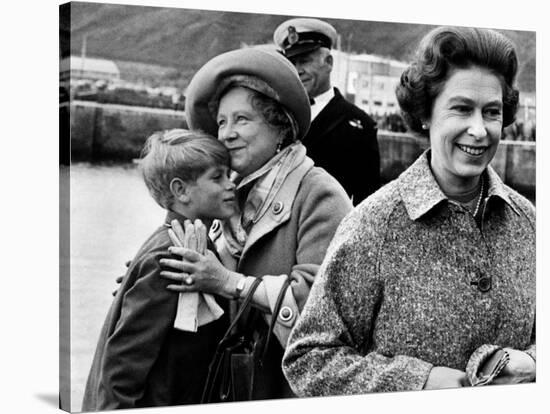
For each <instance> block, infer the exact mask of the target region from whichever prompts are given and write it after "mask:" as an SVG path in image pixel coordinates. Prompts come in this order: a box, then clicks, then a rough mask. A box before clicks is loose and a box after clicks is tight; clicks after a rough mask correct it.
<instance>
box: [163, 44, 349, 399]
mask: <svg viewBox="0 0 550 414" xmlns="http://www.w3.org/2000/svg"><path fill="white" fill-rule="evenodd" d="M309 108H310V105H309V101H308V98H307V95H306V92H305V90H304V88H303V86H302V84H301V82H300V79H299V77H298V74H297V73H296V70H295V69H294V67H293V66H292V65H291V63H290V62H289V61H287V60H286V59H285V58H284V57H282V56H281V55H279V54H276V53H269V52H265V51H261V50H257V49H242V50H236V51H232V52H228V53H225V54H222V55H220V56H217V57H215V58H214V59H212V60H211V61H209V62H207V63H206V64H205V65H204V66H203V67H202V68H201V69H200V70H199V71H198V72H197V73H196V75H195V76H194V77H193V79H192V81H191V83H190V85H189V87H188V90H187V101H186V116H187V120H188V123H189V125H190V127H191V128H195V129H196V128H198V129H202V130H204V131H206V132H208V133H211V134H213V135H217V137H218V139H220V140H221V141H222V142H223V143H224V144H225V146H226V147H227V148H228V149H229V152H230V158H231V168H232V169H233V170H234V173H235V174H234V176H233V177H232V178H233V179H234V182H235V183H236V184H237V187H236V193H237V199H238V205H239V210H238V212H237V214H236V215H235V216H234V217H232V218H231V219H229V220H227V221H226V222H224V223H223V224H221V225H220V226H214V228H213V229H212V230H211V233H213V239H214V240H215V243H216V246H217V250H218V252H219V254H220V257H221V258H222V261H223V264H222V263H220V262H219V261H218V260H217V259H216V257H215V255H213V254H211V253H208V254H206V255H200V254H198V253H196V252H194V251H190V250H186V249H183V248H173V249H172V252H173V253H175V254H180V255H181V256H182V261H174V260H166V261H164V262H163V263H164V265H166V266H170V267H171V268H172V271H165V272H163V273H162V274H163V276H165V277H168V278H171V279H173V280H174V281H177V282H183V284H180V285H173V286H172V287H171V289H173V290H175V291H178V292H185V291H201V292H208V293H214V294H218V295H221V296H224V297H226V298H235V299H239V298H243V297H244V296H245V295H246V293H247V292H248V290H249V288H250V286H251V285H252V282H253V281H254V280H255V279H256V278H261V283H260V285H259V287H258V288H257V290H256V291H255V293H254V296H253V302H252V303H253V305H254V307H255V311H259V312H262V313H263V314H264V316H267V315H271V313H272V310H273V309H274V306H275V302H276V299H277V297H278V296H279V293H280V291H281V289H282V288H283V286H284V282H285V280H286V279H287V276H288V277H290V279H291V284H290V286H289V287H288V288H287V289H286V293H285V292H283V294H284V297H283V302H282V307H281V308H280V312H279V314H278V315H276V324H275V328H274V333H275V335H276V336H277V338H278V339H279V344H277V341H275V342H272V343H273V344H274V345H276V346H274V347H272V349H271V354H270V355H268V358H267V360H268V362H266V363H265V364H264V367H265V369H266V370H271V372H270V374H269V376H270V377H271V384H270V385H269V390H268V391H269V392H267V393H264V394H262V395H257V396H255V397H256V398H277V397H285V396H292V395H293V394H292V392H291V391H290V389H289V388H288V384H287V383H286V380H285V379H284V376H283V374H282V370H281V358H282V354H283V348H284V346H285V345H286V341H287V337H288V334H289V332H290V328H291V327H292V326H293V325H294V323H295V321H296V319H297V316H298V314H299V312H300V311H301V309H302V307H303V306H304V304H305V301H306V298H307V296H308V294H309V290H310V287H311V285H312V283H313V280H314V277H315V275H316V273H317V270H318V269H319V265H320V264H321V262H322V260H323V258H324V256H325V253H326V249H327V247H328V245H329V243H330V240H331V239H332V237H333V236H334V233H335V231H336V228H337V226H338V224H339V223H340V221H341V220H342V219H343V217H344V216H345V215H346V214H347V213H348V212H349V211H351V208H352V205H351V202H350V200H349V198H348V197H347V195H346V193H345V191H344V190H343V188H342V187H341V186H340V184H338V182H337V181H336V180H335V179H334V178H333V177H332V176H330V175H329V174H328V173H326V172H325V171H324V170H323V169H320V168H317V167H315V166H314V165H313V161H312V160H311V159H310V158H308V157H307V156H306V149H305V147H304V146H303V145H302V144H301V143H300V138H302V137H303V136H304V135H305V133H306V132H307V130H308V128H309V123H310V109H309ZM267 319H270V318H265V317H264V318H259V319H258V323H257V325H255V326H254V327H250V328H251V329H252V328H253V329H255V330H258V331H260V330H262V329H265V328H266V327H267V325H266V320H267Z"/></svg>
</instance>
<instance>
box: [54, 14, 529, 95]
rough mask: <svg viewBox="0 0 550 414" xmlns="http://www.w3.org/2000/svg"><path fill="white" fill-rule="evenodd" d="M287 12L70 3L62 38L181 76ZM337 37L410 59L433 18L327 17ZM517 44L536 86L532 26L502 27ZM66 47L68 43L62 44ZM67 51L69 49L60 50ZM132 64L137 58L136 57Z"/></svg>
mask: <svg viewBox="0 0 550 414" xmlns="http://www.w3.org/2000/svg"><path fill="white" fill-rule="evenodd" d="M289 17H291V16H283V15H267V14H252V13H250V14H249V13H234V12H224V11H203V10H191V9H172V8H159V7H144V6H125V5H110V4H99V3H72V4H71V13H70V23H68V22H67V20H69V19H61V20H62V27H61V30H60V33H61V37H62V39H61V42H62V44H64V43H65V42H64V41H63V38H64V37H66V36H69V35H70V53H72V54H79V53H80V52H81V47H82V39H83V37H84V36H85V35H86V37H87V41H86V54H87V55H88V56H95V57H103V58H108V59H112V60H115V61H126V62H140V63H146V64H154V65H159V66H162V67H166V68H171V70H166V71H165V73H164V74H163V75H162V76H168V77H171V78H172V79H174V77H176V78H179V79H180V80H181V81H183V82H184V83H185V82H187V81H188V79H189V78H190V76H191V75H192V74H193V73H194V72H195V71H196V70H197V69H198V68H199V67H200V66H201V65H202V64H203V63H204V62H205V61H207V60H208V59H210V58H211V57H213V56H215V55H217V54H219V53H222V52H225V51H228V50H231V49H235V48H238V47H240V46H241V44H242V43H246V44H261V43H270V42H272V34H273V30H274V29H275V27H276V26H277V25H278V24H279V23H281V22H282V21H284V20H286V19H287V18H289ZM326 20H327V21H329V22H330V23H331V24H333V25H334V27H335V28H336V29H337V30H338V32H339V33H340V34H341V37H342V45H341V47H342V49H344V50H346V51H350V52H355V53H372V54H376V55H380V56H386V57H391V58H394V59H398V60H404V61H406V60H408V59H409V58H410V56H411V53H412V50H413V48H414V46H415V45H416V44H417V43H418V40H419V39H420V38H421V37H422V36H423V35H424V34H425V33H426V32H427V31H428V30H430V28H431V27H432V26H428V25H417V24H402V23H390V22H370V21H354V20H341V19H326ZM503 33H505V34H506V35H508V36H509V37H510V38H511V39H512V40H513V41H514V42H515V44H516V45H517V49H518V54H519V58H520V62H521V63H522V65H521V70H520V76H519V79H518V82H519V86H520V88H521V89H522V90H525V91H535V33H534V32H525V31H509V30H503ZM67 49H69V48H67ZM67 53H69V50H67V51H65V52H62V54H67ZM136 66H137V65H136Z"/></svg>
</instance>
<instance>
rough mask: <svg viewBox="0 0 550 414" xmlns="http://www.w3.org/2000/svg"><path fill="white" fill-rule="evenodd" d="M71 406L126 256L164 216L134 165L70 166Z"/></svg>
mask: <svg viewBox="0 0 550 414" xmlns="http://www.w3.org/2000/svg"><path fill="white" fill-rule="evenodd" d="M70 182H71V207H70V214H71V241H70V243H71V245H70V247H71V257H70V269H71V286H70V294H71V349H70V352H71V409H72V411H80V409H81V404H82V397H83V391H84V385H85V381H86V378H87V375H88V371H89V369H90V365H91V363H92V357H93V353H94V351H95V346H96V343H97V339H98V337H99V332H100V330H101V326H102V324H103V321H104V319H105V316H106V314H107V310H108V308H109V306H110V304H111V302H112V299H113V297H112V295H111V292H112V291H113V290H114V289H116V283H115V278H116V277H117V276H119V275H122V274H124V271H125V269H126V268H125V265H124V263H125V262H126V261H127V260H130V259H132V258H133V256H134V255H135V253H136V252H137V250H138V248H139V247H140V246H141V244H142V243H143V242H144V241H145V239H146V238H147V237H148V236H149V235H150V234H151V232H152V231H153V230H154V229H155V228H157V227H158V226H159V225H160V224H161V223H162V221H163V220H164V211H163V210H162V209H161V208H160V207H159V206H158V205H157V204H156V203H155V202H154V201H153V199H152V198H151V197H150V196H149V193H148V192H147V188H146V187H145V184H144V183H143V181H142V179H141V176H140V174H139V170H138V169H137V168H136V167H135V166H132V165H130V166H91V165H87V164H77V165H73V166H72V167H71V179H70Z"/></svg>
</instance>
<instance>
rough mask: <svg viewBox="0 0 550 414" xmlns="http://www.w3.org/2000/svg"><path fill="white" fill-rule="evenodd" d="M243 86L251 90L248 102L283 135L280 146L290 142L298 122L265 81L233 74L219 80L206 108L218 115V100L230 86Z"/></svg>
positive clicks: (295, 136) (296, 129) (295, 135)
mask: <svg viewBox="0 0 550 414" xmlns="http://www.w3.org/2000/svg"><path fill="white" fill-rule="evenodd" d="M237 87H241V88H245V89H248V90H250V91H251V92H252V97H251V100H250V104H251V105H252V107H253V108H254V109H255V110H256V111H257V112H258V113H259V114H260V115H261V117H262V118H263V120H264V121H265V122H266V123H267V124H269V125H270V126H272V127H273V128H275V129H276V130H277V131H278V132H279V136H281V137H283V140H282V147H286V146H287V145H290V144H292V143H293V142H294V141H296V139H297V136H298V123H297V122H296V119H295V118H294V116H292V114H291V113H290V112H289V111H288V110H287V109H286V108H285V107H284V106H283V105H281V103H280V102H279V100H280V98H279V95H278V94H277V92H276V91H275V90H274V89H273V88H272V87H271V86H269V85H268V84H267V83H266V82H264V81H263V80H261V79H260V78H257V77H256V76H251V75H234V76H230V77H228V78H226V79H224V80H223V81H222V82H220V85H219V86H218V89H217V91H216V93H215V94H214V98H213V99H212V101H211V102H210V103H209V105H208V108H209V110H210V113H211V114H212V116H213V117H214V118H216V117H217V115H218V109H219V105H220V100H221V98H222V97H223V95H225V94H226V93H227V92H228V91H229V90H230V89H232V88H237Z"/></svg>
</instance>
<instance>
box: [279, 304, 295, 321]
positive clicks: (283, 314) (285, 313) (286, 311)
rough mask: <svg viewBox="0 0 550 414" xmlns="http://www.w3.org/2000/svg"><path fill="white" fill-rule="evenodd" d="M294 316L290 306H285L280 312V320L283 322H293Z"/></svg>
mask: <svg viewBox="0 0 550 414" xmlns="http://www.w3.org/2000/svg"><path fill="white" fill-rule="evenodd" d="M292 315H293V312H292V309H290V308H289V307H288V306H283V307H282V308H281V310H280V311H279V318H281V320H282V321H283V322H287V321H289V320H291V319H292Z"/></svg>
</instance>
